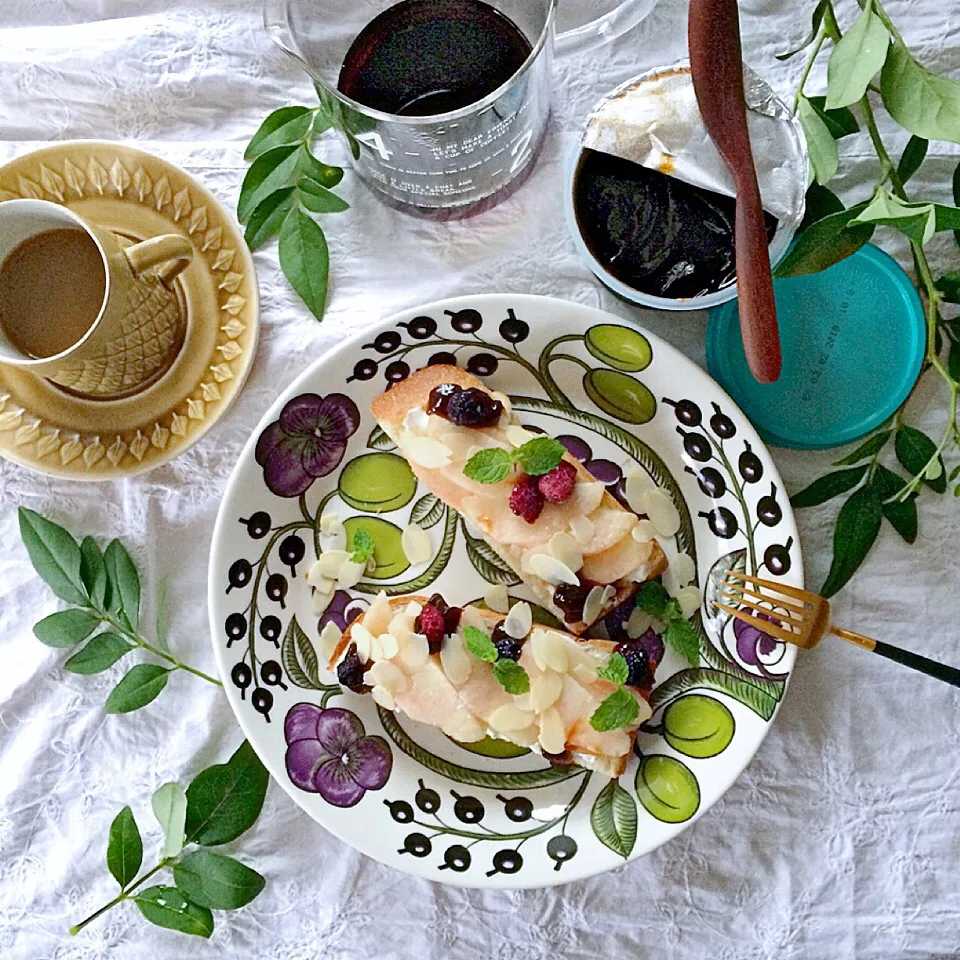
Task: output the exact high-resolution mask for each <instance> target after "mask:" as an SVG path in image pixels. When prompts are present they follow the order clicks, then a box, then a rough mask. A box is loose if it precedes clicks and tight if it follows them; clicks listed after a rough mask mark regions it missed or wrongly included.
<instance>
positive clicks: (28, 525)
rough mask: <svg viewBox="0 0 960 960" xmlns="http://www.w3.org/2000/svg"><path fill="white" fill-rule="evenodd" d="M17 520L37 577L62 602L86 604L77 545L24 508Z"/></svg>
mask: <svg viewBox="0 0 960 960" xmlns="http://www.w3.org/2000/svg"><path fill="white" fill-rule="evenodd" d="M19 520H20V536H21V538H22V539H23V545H24V546H25V547H26V548H27V554H28V555H29V557H30V562H31V563H32V564H33V569H34V570H36V571H37V575H38V576H39V577H40V578H41V579H42V580H43V581H44V582H45V583H46V584H47V586H48V587H50V589H51V590H53V592H54V593H55V594H56V595H57V596H58V597H59V598H60V599H61V600H66V601H67V603H77V604H81V605H82V604H85V603H86V602H87V598H86V590H85V589H84V586H83V580H82V579H81V577H80V564H81V557H80V547H79V545H78V544H77V541H76V540H74V539H73V537H72V536H71V535H70V534H69V533H68V532H67V531H66V530H64V529H63V527H61V526H59V525H58V524H56V523H53V522H52V521H50V520H47V518H46V517H42V516H40V514H39V513H36V512H35V511H33V510H28V509H26V507H21V508H20V510H19Z"/></svg>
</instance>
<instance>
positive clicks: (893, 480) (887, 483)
mask: <svg viewBox="0 0 960 960" xmlns="http://www.w3.org/2000/svg"><path fill="white" fill-rule="evenodd" d="M873 483H874V486H875V487H876V488H877V494H878V495H879V497H880V499H881V500H887V499H888V498H890V497H893V496H896V495H897V494H898V493H899V492H900V491H901V490H902V489H903V488H904V487H905V486H906V485H907V481H906V480H904V479H902V478H901V477H898V476H897V475H896V474H895V473H894V472H893V471H892V470H888V469H887V468H886V467H885V466H884V465H883V464H882V463H878V464H877V470H876V473H874V475H873ZM916 500H917V495H916V493H912V494H910V496H909V497H907V499H906V500H904V501H894V502H892V503H884V504H883V505H882V506H883V515H884V516H885V517H886V518H887V520H888V521H889V523H890V526H892V527H893V529H894V530H896V531H897V533H899V534H900V536H901V537H903V539H904V540H906V542H907V543H913V542H914V541H915V540H916V539H917V529H918V522H917V503H916Z"/></svg>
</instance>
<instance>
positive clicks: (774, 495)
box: [209, 295, 802, 887]
mask: <svg viewBox="0 0 960 960" xmlns="http://www.w3.org/2000/svg"><path fill="white" fill-rule="evenodd" d="M441 362H442V363H454V362H455V363H458V364H460V365H462V366H465V367H466V368H467V369H468V370H470V371H472V372H473V373H475V374H476V375H477V376H479V377H481V378H482V379H483V380H484V381H485V382H486V383H488V384H490V385H491V386H492V387H495V388H496V389H497V390H501V391H503V392H505V393H508V394H509V395H510V397H511V399H512V402H513V408H514V410H515V411H517V412H518V413H519V415H520V417H521V419H522V421H523V422H524V423H525V424H526V425H528V426H530V427H533V428H534V429H541V430H544V431H546V432H548V433H549V434H551V435H552V436H556V437H559V438H560V439H561V440H562V441H563V442H564V443H565V444H566V445H567V447H568V449H569V450H570V451H571V453H572V454H573V455H574V456H576V457H578V458H579V459H581V460H582V461H583V462H584V463H585V465H586V467H587V469H588V470H590V471H591V472H592V473H593V474H594V475H595V476H596V477H597V478H598V479H600V480H602V481H604V482H605V483H606V484H608V486H609V489H610V490H611V492H612V493H614V495H619V496H622V492H623V476H624V472H625V471H626V470H631V469H635V468H636V467H637V466H639V467H641V468H642V469H644V470H646V471H647V472H648V473H649V474H650V476H651V478H652V479H653V480H654V481H655V482H656V483H657V484H658V485H659V486H660V487H661V489H663V490H664V491H666V493H667V494H668V495H669V496H670V497H671V498H672V500H673V502H674V503H675V504H676V506H677V508H678V510H679V512H680V515H681V520H682V522H681V526H680V530H679V532H678V533H677V535H676V537H675V538H674V539H673V540H672V541H670V542H667V543H665V544H664V547H665V549H666V550H667V552H668V554H670V555H673V556H675V555H676V554H677V553H678V552H681V551H683V552H686V553H688V554H690V556H691V557H693V558H694V559H695V561H696V565H697V577H698V582H699V583H700V585H701V586H702V587H703V589H704V592H705V595H706V598H707V600H709V599H710V597H711V596H712V595H713V594H714V592H715V590H716V587H717V583H718V580H719V579H721V578H722V576H723V571H724V570H725V569H728V568H734V569H739V570H745V571H747V572H750V573H762V574H763V575H764V576H770V577H774V578H782V579H784V581H786V582H790V583H793V584H797V585H802V565H801V559H800V549H799V544H798V542H797V531H796V527H795V526H794V522H793V517H792V515H791V513H790V507H789V504H788V502H787V498H786V495H785V492H784V490H783V487H782V484H781V481H780V478H779V476H778V475H777V472H776V468H775V467H774V465H773V462H772V461H771V459H770V456H769V454H768V453H767V451H766V449H765V448H764V446H763V444H762V443H761V441H760V439H759V438H758V436H757V434H756V432H755V431H754V429H753V427H752V426H751V425H750V424H749V422H748V421H747V420H746V418H745V417H744V416H743V414H741V413H740V411H739V410H738V409H737V408H736V407H735V406H734V404H733V402H732V401H731V400H730V399H729V397H727V396H726V394H724V393H723V391H722V390H721V389H720V388H719V387H718V386H717V385H716V384H715V383H714V382H713V381H712V380H711V379H710V378H709V377H708V376H707V375H706V374H705V373H703V372H702V371H701V370H700V369H699V368H698V367H696V366H694V364H693V363H691V362H690V361H689V360H687V359H686V358H685V357H683V356H682V355H681V354H679V353H678V352H677V351H676V350H674V349H673V348H672V347H670V346H669V345H668V344H666V343H663V342H662V341H661V340H658V339H657V338H656V337H654V336H652V335H650V334H647V333H645V332H643V331H641V330H640V329H639V328H636V327H633V326H628V325H624V324H623V323H621V322H619V321H618V320H617V319H616V318H614V317H611V316H609V315H607V314H605V313H602V312H600V311H597V310H592V309H588V308H586V307H582V306H578V305H577V304H573V303H566V302H563V301H559V300H551V299H548V298H544V297H533V296H519V295H487V296H475V297H463V298H459V299H456V300H448V301H443V302H440V303H434V304H430V305H428V306H425V307H421V308H418V309H416V310H409V311H407V312H405V313H403V314H400V315H398V316H396V317H393V318H391V319H390V320H387V321H384V323H383V324H381V325H380V326H379V327H378V328H376V329H375V330H373V331H371V332H370V333H367V334H364V335H363V336H362V337H358V338H356V339H353V340H351V341H348V342H347V343H344V344H343V345H342V346H340V347H339V348H338V349H336V350H334V351H332V352H331V353H329V354H328V355H327V356H325V357H323V358H322V359H320V360H318V361H317V363H315V364H314V365H313V366H312V367H311V368H310V369H309V370H308V371H307V372H306V373H305V374H304V375H303V376H301V377H300V378H299V379H298V380H297V381H296V382H295V383H294V384H293V385H292V386H291V387H290V388H289V389H288V390H287V391H286V392H285V393H284V394H283V395H282V396H281V397H280V398H279V399H278V400H277V402H276V403H275V404H274V406H273V408H272V409H271V410H270V412H269V413H268V414H267V415H266V417H265V418H264V420H263V423H262V424H261V425H260V426H259V427H258V428H257V431H256V434H255V435H254V436H253V437H252V438H251V439H250V442H249V443H248V444H247V447H246V449H245V450H244V453H243V455H242V457H241V460H240V463H239V465H238V466H237V468H236V470H235V472H234V475H233V477H232V479H231V481H230V483H229V485H228V488H227V491H226V495H225V497H224V500H223V504H222V506H221V509H220V515H219V517H218V520H217V526H216V531H215V534H214V542H213V549H212V554H211V559H210V575H209V590H210V616H211V624H212V631H213V640H214V648H215V650H216V657H217V662H218V665H219V668H220V672H221V675H222V676H223V679H224V683H225V684H226V686H227V692H228V696H229V697H230V702H231V704H232V706H233V709H234V710H235V711H236V714H237V717H238V719H239V721H240V725H241V726H242V727H243V730H244V732H245V733H246V735H247V737H248V738H249V740H250V742H251V743H252V744H253V746H254V749H255V750H256V751H257V753H258V754H259V755H260V757H261V758H262V759H263V761H264V763H265V764H266V765H267V767H268V768H269V770H270V772H271V773H272V774H273V776H274V778H275V779H276V780H277V781H278V782H279V783H280V784H281V785H282V786H283V787H284V789H285V790H286V791H287V792H288V793H289V794H290V795H291V796H292V797H293V798H294V800H296V802H297V803H299V804H300V806H301V807H303V809H304V810H306V811H307V813H308V814H309V815H310V816H311V817H313V818H314V819H315V820H317V821H318V822H319V823H321V824H323V825H324V826H325V827H326V828H327V829H328V830H330V831H331V832H333V833H334V834H336V835H337V836H338V837H340V838H341V839H343V840H345V841H346V842H347V843H349V844H351V845H352V846H354V847H356V848H357V849H358V850H360V851H362V852H363V853H366V854H369V855H370V856H372V857H375V858H376V859H378V860H381V861H382V862H384V863H388V864H390V865H392V866H395V867H398V868H400V869H401V870H406V871H409V872H410V873H414V874H417V875H419V876H423V877H427V878H429V879H431V880H439V881H444V882H448V883H456V884H462V885H466V886H480V887H535V886H544V885H547V884H554V883H563V882H565V881H569V880H575V879H577V878H580V877H587V876H590V875H592V874H595V873H599V872H601V871H604V870H609V869H612V868H614V867H616V866H618V865H620V864H622V863H623V862H624V860H630V859H633V858H635V857H638V856H640V855H642V854H644V853H647V852H649V851H650V850H653V849H654V848H655V847H658V846H659V845H660V844H661V843H663V842H665V841H666V840H669V839H670V838H671V837H673V836H675V835H676V834H677V833H679V832H680V831H681V830H683V829H684V827H686V826H687V825H688V824H690V823H692V822H693V820H695V819H696V818H697V817H698V816H699V815H701V814H702V813H703V812H704V811H705V810H706V809H707V808H708V807H709V806H710V805H711V804H713V803H714V802H716V800H717V799H718V798H719V797H720V796H721V795H722V794H723V792H724V791H725V790H726V789H727V788H728V787H729V786H730V784H731V783H732V782H733V781H734V779H735V778H736V777H737V776H738V774H739V773H740V771H741V770H742V769H743V768H744V766H745V765H746V764H747V762H748V761H749V760H750V758H751V757H752V756H753V754H754V752H755V751H756V749H757V747H758V746H759V745H760V741H761V740H762V739H763V737H764V736H765V735H766V733H767V730H768V728H769V725H770V722H771V720H772V719H773V717H774V715H775V714H776V711H777V707H778V704H779V702H780V700H781V698H782V697H783V694H784V690H785V688H786V682H787V678H788V674H789V671H790V668H791V667H792V665H793V661H794V656H795V650H794V649H793V648H787V647H785V646H784V645H782V644H780V643H778V642H776V641H773V640H772V639H771V638H770V637H768V636H766V635H765V634H762V633H760V632H759V631H757V630H754V629H752V628H747V629H742V625H740V624H734V623H732V622H730V621H729V620H728V619H727V618H726V617H725V616H723V615H717V614H716V613H714V612H712V608H711V607H709V606H708V605H707V604H705V605H704V607H703V610H702V612H701V614H699V615H697V616H696V618H695V621H694V622H695V623H696V626H697V629H698V631H699V633H700V664H699V665H698V666H697V667H691V666H690V665H689V664H688V663H686V662H685V661H682V660H681V659H680V657H679V656H678V655H676V654H675V653H674V652H673V651H669V650H668V651H667V655H666V657H665V658H664V662H663V663H662V664H660V666H659V667H658V670H657V675H656V680H657V685H656V687H655V688H654V691H653V694H652V699H651V705H652V707H653V709H654V713H653V716H652V718H651V719H650V721H649V722H648V723H646V724H645V725H644V727H643V728H641V733H640V736H639V739H638V741H637V749H636V757H635V758H634V759H633V760H632V761H631V763H630V765H629V766H628V768H627V771H626V773H625V774H624V775H623V776H622V777H621V778H620V779H619V781H616V780H608V779H607V778H605V777H602V776H599V775H597V774H590V773H588V772H586V771H584V770H582V769H579V768H577V767H566V768H564V767H551V766H549V765H548V764H547V763H546V762H545V761H543V760H542V759H541V758H540V757H538V756H537V755H536V754H533V753H529V752H527V751H525V750H522V749H520V748H516V747H513V746H512V745H509V744H507V743H505V742H503V741H481V742H479V743H475V744H458V743H455V742H454V741H452V740H449V739H447V738H446V737H445V736H444V735H443V734H442V733H441V732H440V731H439V730H435V729H432V728H427V727H423V726H422V725H419V724H417V723H414V722H412V721H410V720H408V719H407V718H405V717H403V716H398V715H395V714H393V713H388V712H386V711H384V710H382V709H380V708H378V707H377V705H376V704H375V703H374V702H373V701H372V700H371V699H370V698H369V697H365V696H358V695H355V694H353V693H351V692H350V691H347V690H343V689H341V687H340V685H339V684H338V683H337V679H336V676H335V675H332V674H330V673H328V672H327V671H326V670H325V669H324V665H323V664H322V663H321V662H319V660H318V654H317V641H318V637H319V631H320V629H322V627H323V625H324V623H325V622H326V620H327V619H333V620H334V621H336V622H337V623H338V624H339V625H340V626H341V627H343V626H344V625H345V624H346V623H347V622H348V621H349V620H350V619H351V618H352V617H355V616H356V615H357V614H358V613H359V612H360V611H362V610H363V609H364V608H365V607H366V606H367V605H368V604H369V602H370V599H371V598H372V597H373V596H375V595H376V593H377V592H379V591H380V590H386V591H387V593H388V594H390V595H397V594H406V593H421V594H423V593H431V592H433V591H439V592H441V593H443V594H444V596H446V597H447V598H448V599H449V600H450V601H451V602H454V603H464V602H467V601H469V600H473V599H478V598H481V597H482V596H483V594H484V592H485V590H486V588H487V585H488V584H490V583H503V584H507V585H508V586H509V589H510V592H511V594H512V595H513V594H515V595H517V596H524V590H523V588H522V587H519V586H516V578H515V577H514V575H513V573H512V571H511V570H510V569H509V568H507V567H506V566H505V565H504V564H503V562H502V561H501V560H500V559H499V557H497V555H496V554H495V553H493V552H492V551H491V550H490V549H489V548H488V547H487V546H486V544H485V543H484V542H483V541H482V540H480V539H478V538H477V537H475V536H474V535H473V534H472V533H471V531H470V529H469V528H468V527H467V526H466V525H465V524H464V523H463V522H462V521H461V520H460V518H459V517H458V515H457V514H456V513H455V512H454V511H452V510H450V509H448V508H447V507H445V506H444V505H443V504H442V503H440V502H438V501H437V499H436V498H435V497H433V496H432V495H431V494H429V493H428V492H427V491H426V490H424V489H422V488H420V487H418V484H417V480H416V479H415V477H414V476H413V474H412V472H411V471H410V468H409V466H408V465H407V463H406V461H404V460H403V459H402V458H401V457H399V456H398V455H397V454H396V453H395V452H394V450H393V446H392V443H391V442H390V440H389V438H387V437H386V436H385V435H384V434H383V432H382V431H381V430H380V429H379V428H378V427H377V425H376V422H375V421H374V420H373V417H372V415H371V414H370V412H369V407H370V402H371V401H372V400H373V398H374V397H375V396H377V395H378V394H379V393H380V392H381V391H382V390H383V389H384V388H385V387H388V386H389V385H390V384H391V383H396V382H398V381H400V380H403V379H404V378H405V377H406V376H408V375H409V373H410V371H411V370H414V369H416V368H418V367H421V366H424V365H426V364H429V363H441ZM329 510H336V511H337V512H338V513H339V515H340V517H341V518H342V519H343V520H344V521H345V526H346V530H347V535H348V537H351V538H352V535H353V533H354V531H356V530H366V531H367V532H368V533H369V534H370V535H371V536H372V537H373V538H374V540H375V542H376V554H375V558H376V570H375V571H374V573H373V574H372V575H370V576H368V578H367V579H366V580H364V581H361V582H360V583H359V584H357V586H356V588H355V589H353V590H352V591H350V592H349V593H347V592H339V593H337V594H336V595H335V598H334V601H333V603H332V605H331V606H330V607H329V608H328V610H327V611H326V612H325V614H324V615H323V617H322V618H318V617H317V616H316V615H315V614H314V613H313V612H312V609H311V598H310V595H309V594H310V590H309V588H308V586H307V584H306V582H305V580H304V573H305V572H306V570H307V569H308V568H309V567H310V565H311V564H312V562H313V561H314V559H315V557H316V555H317V553H318V552H319V551H320V549H321V546H322V544H321V538H320V535H319V532H318V520H319V517H320V515H321V513H322V512H324V511H329ZM411 521H414V522H417V523H418V524H420V525H421V526H422V527H424V528H426V529H427V530H428V532H429V534H430V536H431V539H432V541H433V548H434V549H433V555H432V557H431V558H430V560H429V561H428V562H426V563H422V564H419V565H417V566H410V565H409V563H408V561H407V559H406V557H405V556H404V553H403V550H402V549H401V546H400V535H401V531H402V530H403V529H404V527H405V526H406V525H407V524H408V523H409V522H411ZM526 598H527V599H532V598H531V597H526ZM544 613H545V612H544Z"/></svg>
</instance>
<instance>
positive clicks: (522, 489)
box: [510, 476, 543, 523]
mask: <svg viewBox="0 0 960 960" xmlns="http://www.w3.org/2000/svg"><path fill="white" fill-rule="evenodd" d="M510 510H511V512H513V513H515V514H516V515H517V516H518V517H523V519H524V520H526V521H527V523H536V522H537V517H539V516H540V511H541V510H543V494H542V493H541V492H540V487H539V486H537V480H536V477H527V476H523V477H521V478H520V479H519V480H518V481H517V482H516V483H515V484H514V485H513V492H512V493H511V494H510Z"/></svg>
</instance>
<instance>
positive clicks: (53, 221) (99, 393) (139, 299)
mask: <svg viewBox="0 0 960 960" xmlns="http://www.w3.org/2000/svg"><path fill="white" fill-rule="evenodd" d="M63 228H68V229H78V228H79V229H80V230H83V231H84V232H85V233H86V234H87V235H88V236H89V237H90V238H91V239H92V240H93V242H94V243H95V244H96V246H97V249H98V250H99V252H100V257H101V259H102V262H103V277H104V295H103V302H102V304H101V305H100V310H99V312H98V313H97V315H96V317H95V318H94V319H93V321H92V323H91V324H90V326H89V328H88V329H87V331H86V333H84V334H83V335H82V336H81V337H80V338H79V339H78V340H77V341H76V342H75V343H73V344H72V345H71V346H69V347H68V348H66V349H65V350H62V351H61V352H60V353H57V354H55V355H54V356H46V357H39V358H38V357H33V356H29V355H26V354H25V353H23V352H22V351H20V350H19V349H18V348H17V347H16V346H15V345H14V344H13V343H12V342H11V341H10V339H9V337H7V336H6V335H5V334H4V332H3V329H2V327H0V363H6V364H10V365H12V366H16V367H20V368H22V369H24V370H29V371H30V372H32V373H35V374H37V375H39V376H42V377H46V378H47V379H49V380H51V381H53V382H54V383H56V384H58V385H60V386H61V387H64V388H66V389H68V390H69V391H71V392H73V393H76V394H80V395H83V396H87V397H92V398H96V399H113V398H117V397H122V396H127V395H129V394H132V393H136V392H137V391H138V390H141V389H143V388H144V387H146V386H148V385H149V384H150V383H151V382H153V381H154V380H156V379H157V378H158V377H160V376H161V375H162V374H163V372H164V371H165V370H167V369H168V368H169V366H170V365H171V363H172V362H173V360H174V358H175V357H176V355H177V352H178V351H179V349H180V347H181V346H182V344H183V339H184V333H185V320H184V315H183V310H182V309H181V306H180V303H179V301H178V298H177V294H176V291H175V290H174V289H173V287H172V285H171V282H172V281H173V279H174V278H175V277H176V276H177V274H179V273H180V272H181V271H182V270H183V269H184V268H185V267H186V266H187V265H188V264H189V262H190V259H191V257H192V255H193V248H192V246H191V244H190V241H189V240H188V239H187V238H186V237H184V236H181V235H179V234H172V233H171V234H164V235H163V236H158V237H151V238H150V239H148V240H144V241H142V242H140V243H130V242H129V241H127V240H125V239H123V238H121V237H118V236H117V235H116V234H114V233H113V232H111V231H110V230H107V229H106V228H104V227H102V226H99V225H98V224H96V223H91V222H90V221H88V220H86V219H84V218H83V217H80V216H78V215H77V214H76V213H74V212H73V211H71V210H68V209H67V208H66V207H62V206H60V205H58V204H56V203H49V202H48V201H46V200H7V201H5V202H3V203H0V264H2V263H3V261H4V260H5V259H6V257H7V256H8V254H9V253H10V252H11V251H12V250H14V248H16V247H17V246H19V245H20V244H21V243H23V242H24V241H25V240H28V239H30V238H31V237H34V236H36V235H38V234H41V233H44V232H45V231H49V230H57V229H63ZM154 268H155V269H154Z"/></svg>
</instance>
